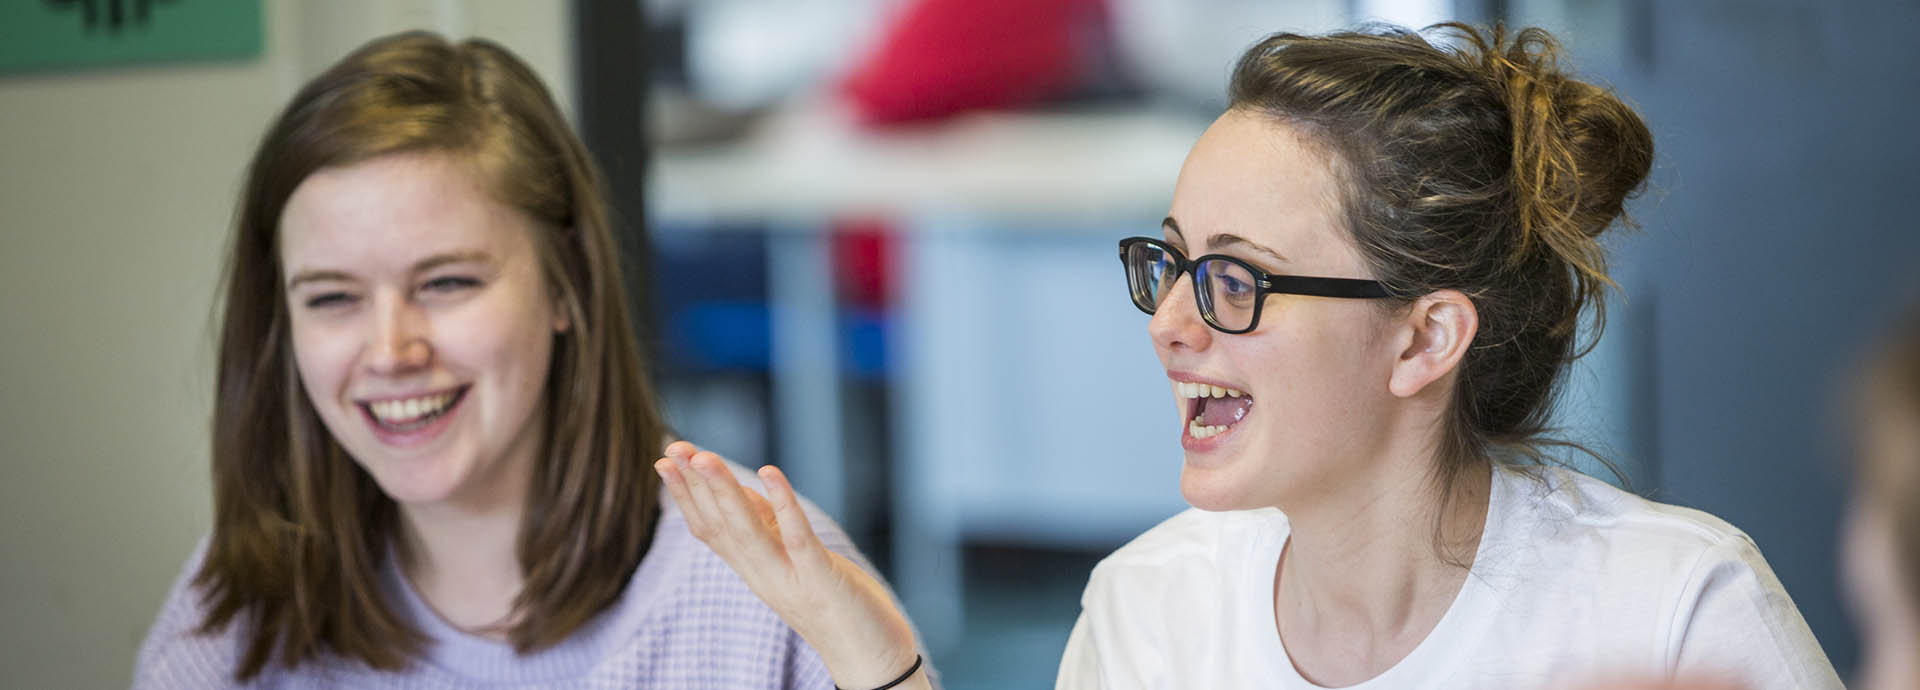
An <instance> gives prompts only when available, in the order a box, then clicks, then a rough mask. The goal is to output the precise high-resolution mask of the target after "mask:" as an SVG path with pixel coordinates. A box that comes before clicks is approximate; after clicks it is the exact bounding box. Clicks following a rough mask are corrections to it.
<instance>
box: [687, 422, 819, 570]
mask: <svg viewBox="0 0 1920 690" xmlns="http://www.w3.org/2000/svg"><path fill="white" fill-rule="evenodd" d="M654 470H655V471H656V472H659V473H660V477H661V479H662V480H664V481H665V482H666V484H667V492H668V494H669V495H671V496H672V497H673V500H674V502H675V503H676V504H679V506H680V512H681V513H683V514H684V515H685V517H686V520H687V529H688V530H689V531H691V532H693V535H694V536H695V537H698V538H699V539H700V540H701V541H703V542H706V543H707V545H708V546H709V547H712V548H713V549H714V550H715V551H716V552H719V553H720V555H721V556H722V557H723V558H726V559H728V560H730V561H731V560H734V559H747V560H749V561H753V562H765V561H769V560H771V561H776V562H779V563H781V564H783V565H784V564H785V563H786V562H787V556H786V553H785V550H784V549H782V548H781V546H780V535H779V532H780V527H779V525H778V524H777V522H778V521H777V519H776V517H775V514H774V510H773V508H772V506H770V505H768V503H767V500H766V499H765V498H762V497H761V496H760V494H758V493H756V492H754V491H753V490H751V489H748V488H746V487H744V486H741V485H740V482H739V480H737V479H735V478H734V476H733V472H732V471H731V470H729V469H728V467H727V464H726V461H725V460H724V459H722V458H721V457H720V456H719V455H717V454H715V453H712V452H708V451H703V450H700V448H699V447H697V446H695V445H693V444H691V443H687V442H685V441H676V442H674V443H672V444H670V445H668V446H667V448H666V457H663V458H660V459H659V460H657V461H655V462H654ZM789 490H791V489H789ZM767 564H770V563H767Z"/></svg>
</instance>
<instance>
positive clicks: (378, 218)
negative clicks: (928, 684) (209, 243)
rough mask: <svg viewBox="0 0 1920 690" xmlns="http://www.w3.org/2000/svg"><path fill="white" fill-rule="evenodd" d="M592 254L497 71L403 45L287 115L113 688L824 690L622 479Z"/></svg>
mask: <svg viewBox="0 0 1920 690" xmlns="http://www.w3.org/2000/svg"><path fill="white" fill-rule="evenodd" d="M612 231H613V229H612V225H611V223H610V221H609V219H608V211H607V207H606V204H605V201H604V197H603V194H602V192H601V189H600V181H599V178H598V175H597V173H596V172H595V171H594V168H593V166H592V164H591V162H590V159H589V158H588V156H587V154H586V151H585V150H584V148H583V147H582V146H581V144H580V142H579V141H578V139H577V138H576V137H574V135H573V133H572V132H571V131H570V130H569V129H568V127H567V125H566V123H565V121H564V120H562V119H561V116H560V113H559V109H558V108H556V107H555V106H554V104H553V102H552V100H551V98H550V96H549V95H548V94H547V92H546V90H545V89H544V88H543V87H542V86H541V85H540V83H539V81H538V79H537V78H536V77H535V76H534V75H533V73H532V72H531V71H530V70H528V69H527V67H526V66H525V65H523V64H522V63H521V62H520V61H519V60H518V59H516V58H514V57H513V56H512V55H511V54H509V53H508V52H506V51H505V50H504V49H502V48H500V47H499V46H496V45H493V44H491V43H488V42H485V41H479V40H470V41H466V42H462V43H458V44H453V43H448V42H447V41H445V40H443V39H441V38H439V37H437V36H432V35H428V34H417V33H416V34H403V35H399V36H394V37H390V38H386V39H381V40H377V41H374V42H373V43H370V44H368V45H367V46H365V47H363V48H361V49H360V50H359V51H357V52H355V53H353V54H352V55H349V56H347V57H346V58H345V59H343V60H342V61H341V62H340V63H339V64H337V65H335V66H334V67H332V68H331V69H329V70H328V71H327V72H326V73H324V74H322V75H320V76H319V77H317V78H315V79H314V80H313V81H312V82H310V83H308V84H307V85H306V86H305V87H304V88H303V89H301V91H300V92H299V94H297V95H296V96H295V97H294V99H293V101H292V103H291V104H289V105H288V106H287V108H286V109H285V110H284V111H283V112H282V114H281V116H280V117H279V119H278V120H277V121H276V122H275V123H274V124H273V126H272V127H271V128H270V129H269V130H268V132H267V133H266V136H265V137H264V138H263V140H262V143H261V145H260V147H259V150H258V152H257V154H256V155H255V158H254V160H253V163H252V165H251V167H250V168H249V169H248V175H247V182H246V185H245V187H244V190H243V192H242V198H241V202H240V207H239V212H238V216H237V218H236V222H235V227H234V236H233V241H232V244H231V246H230V252H231V253H230V255H229V257H228V260H227V275H226V281H225V285H224V287H225V297H224V303H223V306H224V310H223V312H222V315H221V319H222V327H221V339H220V349H219V364H218V380H217V391H216V399H215V409H214V418H213V463H212V465H213V478H214V501H215V505H214V527H213V532H212V534H210V535H209V536H208V538H207V540H206V541H205V543H204V544H203V545H202V547H201V548H200V549H199V550H198V551H197V552H196V553H195V554H194V555H193V556H192V557H191V558H190V559H189V561H188V563H187V566H186V569H185V571H184V572H183V573H182V577H181V579H180V580H179V581H178V582H176V583H175V585H174V588H173V590H172V592H171V593H170V594H169V596H168V600H167V602H166V604H165V605H164V606H163V608H162V610H161V613H160V616H159V619H158V620H157V621H156V622H155V624H154V626H153V629H152V631H151V632H150V633H149V635H148V638H147V641H146V643H145V645H144V646H143V647H142V650H141V653H140V659H139V661H138V664H137V668H136V672H135V673H136V677H135V681H134V684H135V686H136V687H140V688H209V687H224V686H230V685H243V684H244V685H248V686H254V685H260V686H271V687H373V686H381V687H390V686H405V687H477V686H493V685H514V686H543V687H547V686H583V685H599V686H634V687H713V688H768V689H773V688H782V689H784V688H826V687H831V686H832V677H830V675H829V674H830V671H829V669H828V668H827V667H826V666H825V664H823V662H822V660H821V658H820V656H819V655H818V653H817V652H815V650H814V649H813V648H812V647H811V646H809V645H808V644H806V642H805V641H804V640H803V639H802V638H801V637H800V636H799V635H798V634H797V633H795V632H794V630H793V629H791V628H789V627H788V626H786V625H785V624H784V623H782V622H781V621H780V619H779V618H778V617H777V616H776V615H775V614H774V612H772V611H771V610H769V609H768V608H767V607H766V606H765V605H764V604H762V603H760V601H759V600H758V599H756V598H755V597H754V595H753V593H752V592H751V590H750V589H749V588H748V587H747V585H746V584H745V583H744V582H743V581H742V580H741V579H740V578H739V577H738V576H737V575H735V574H734V573H733V571H732V570H731V569H729V568H728V567H727V565H726V564H725V563H724V562H723V561H722V560H721V559H720V558H719V557H718V556H717V555H716V554H714V553H713V551H711V550H709V549H708V548H707V547H706V546H704V545H703V544H702V543H701V542H700V541H699V540H698V539H695V538H694V537H693V535H692V533H691V532H690V531H689V530H688V523H687V520H686V518H685V517H684V516H683V515H682V514H681V513H680V512H679V511H678V510H677V509H676V508H674V507H673V505H672V504H671V503H668V502H666V501H664V500H663V498H662V488H663V487H662V486H661V485H660V483H659V480H658V479H657V477H656V475H655V474H654V473H653V472H650V471H649V470H648V467H647V464H648V462H649V461H650V460H651V459H652V458H654V457H656V456H658V455H659V454H660V453H661V452H663V447H664V446H665V444H666V443H667V442H668V441H670V440H671V437H670V435H669V430H668V429H667V428H666V426H665V424H664V423H663V422H662V420H661V417H660V415H659V414H658V412H657V410H656V409H655V408H654V402H653V394H652V391H651V389H650V385H649V383H648V381H647V378H646V375H645V369H644V368H643V366H642V363H641V361H640V359H639V355H638V350H637V348H636V346H635V338H634V334H633V330H632V327H631V324H630V323H629V321H628V314H627V304H626V298H625V293H624V291H623V287H622V284H621V279H620V274H619V269H618V254H617V249H616V245H615V243H614V239H613V234H612ZM717 469H718V470H719V471H722V472H727V471H730V470H729V468H726V467H724V466H722V467H718V468H717ZM795 500H796V502H797V501H798V499H795ZM796 504H797V505H800V506H802V509H803V510H813V508H812V507H811V506H808V505H805V504H804V503H796ZM810 522H811V524H813V525H817V526H818V532H817V533H814V534H813V538H814V539H816V540H817V543H818V544H820V548H822V549H823V550H827V551H829V552H832V553H836V554H838V555H837V556H836V557H837V558H840V559H842V560H844V561H846V562H847V563H849V564H850V566H849V567H853V568H855V569H857V570H859V571H860V572H861V573H862V576H863V577H868V578H869V581H873V580H871V576H870V575H868V574H867V573H868V572H869V569H868V566H867V564H866V563H865V561H864V560H863V559H862V558H861V557H860V555H859V554H858V553H857V552H855V551H854V549H853V547H852V545H851V542H849V541H848V539H847V538H846V536H845V535H844V534H843V533H841V532H840V530H839V528H838V527H836V526H834V525H833V523H832V522H831V521H830V520H828V519H827V518H825V517H824V516H820V515H817V514H816V515H813V516H811V521H810ZM874 582H876V583H877V581H874ZM874 587H875V589H876V590H877V591H879V592H883V593H884V592H885V591H886V589H885V587H884V585H878V584H875V585H874ZM907 635H909V637H910V636H911V629H910V628H908V629H907Z"/></svg>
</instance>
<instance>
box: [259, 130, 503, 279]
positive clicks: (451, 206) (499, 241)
mask: <svg viewBox="0 0 1920 690" xmlns="http://www.w3.org/2000/svg"><path fill="white" fill-rule="evenodd" d="M527 226H528V221H527V220H526V219H525V217H524V216H523V215H522V214H520V213H518V212H517V211H515V210H514V209H512V208H510V207H508V206H505V205H503V204H500V203H499V202H496V201H494V200H493V198H492V197H491V196H490V195H488V194H487V193H486V192H485V190H484V189H483V188H482V187H481V186H480V185H479V184H478V183H477V182H476V181H475V179H474V176H473V175H472V174H471V173H470V172H468V171H467V168H466V166H464V165H462V164H461V161H460V160H459V159H458V158H455V157H452V156H449V155H445V154H434V153H405V154H391V155H386V156H381V157H378V158H374V159H370V160H367V161H362V162H358V163H354V164H351V165H344V166H338V167H332V168H326V169H322V170H320V171H319V172H316V173H314V174H313V175H310V176H308V177H307V179H306V180H304V181H302V182H301V183H300V186H299V187H297V188H295V189H294V192H293V195H292V196H291V197H289V198H288V200H287V205H286V208H285V209H284V210H283V211H282V212H281V214H280V247H281V257H280V258H281V261H282V263H283V264H285V265H286V267H287V269H288V272H289V273H292V272H295V271H298V270H301V269H302V268H329V269H337V270H349V271H353V270H366V271H378V270H380V269H382V268H390V267H394V266H403V265H407V264H410V263H411V262H412V261H414V260H417V259H419V258H421V257H423V256H426V255H431V254H435V253H439V252H446V251H455V250H484V251H494V252H502V251H510V250H513V249H515V248H516V247H517V246H524V245H526V244H527V242H528V240H527V239H526V237H527V232H526V229H527ZM312 263H323V264H326V265H325V266H309V265H307V264H312Z"/></svg>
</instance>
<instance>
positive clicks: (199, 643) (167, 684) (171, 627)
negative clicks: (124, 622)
mask: <svg viewBox="0 0 1920 690" xmlns="http://www.w3.org/2000/svg"><path fill="white" fill-rule="evenodd" d="M206 550H207V542H206V541H205V540H202V541H201V542H200V545H199V547H197V548H195V549H194V552H193V555H191V556H189V557H188V558H187V562H186V565H185V566H183V567H182V568H181V569H180V574H179V576H178V577H176V578H174V582H173V587H172V588H171V589H169V590H168V591H167V599H166V602H165V603H163V604H161V607H160V615H159V616H158V617H157V618H155V620H154V622H153V627H152V628H150V629H148V631H147V639H146V641H144V642H142V643H141V645H140V655H139V656H138V657H137V658H136V659H135V661H134V666H133V688H134V690H174V689H175V688H179V689H181V690H186V689H188V688H192V689H196V690H204V689H206V688H234V687H242V686H240V685H238V684H236V683H234V681H233V670H234V668H235V667H236V665H237V660H238V659H239V646H238V645H239V639H238V636H237V629H238V627H239V626H238V624H234V625H229V626H227V629H226V630H224V631H222V632H221V633H218V634H213V635H205V634H201V633H200V631H199V630H200V624H201V622H202V621H203V620H204V619H205V617H206V616H205V608H204V607H203V606H202V603H201V595H200V591H199V589H198V588H196V587H194V586H193V576H194V573H196V572H199V570H200V562H201V560H202V559H203V558H204V557H205V555H206Z"/></svg>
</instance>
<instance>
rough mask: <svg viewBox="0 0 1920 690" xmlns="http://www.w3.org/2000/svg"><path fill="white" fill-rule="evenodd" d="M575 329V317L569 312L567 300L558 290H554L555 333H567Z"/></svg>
mask: <svg viewBox="0 0 1920 690" xmlns="http://www.w3.org/2000/svg"><path fill="white" fill-rule="evenodd" d="M572 328H573V317H572V316H570V315H569V312H568V311H567V298H566V296H565V295H563V294H561V292H560V290H559V289H558V288H555V289H554V290H553V332H554V333H565V332H567V331H568V330H570V329H572Z"/></svg>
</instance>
